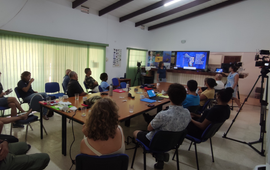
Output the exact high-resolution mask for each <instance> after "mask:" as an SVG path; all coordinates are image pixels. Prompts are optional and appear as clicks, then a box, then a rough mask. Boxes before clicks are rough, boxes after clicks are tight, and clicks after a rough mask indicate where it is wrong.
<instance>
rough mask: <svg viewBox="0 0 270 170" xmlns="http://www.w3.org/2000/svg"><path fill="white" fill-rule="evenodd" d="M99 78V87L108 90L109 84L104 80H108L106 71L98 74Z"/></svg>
mask: <svg viewBox="0 0 270 170" xmlns="http://www.w3.org/2000/svg"><path fill="white" fill-rule="evenodd" d="M100 80H101V81H102V82H101V84H100V87H101V88H102V90H103V91H108V90H109V88H110V85H109V84H108V83H107V82H106V81H107V80H108V74H107V73H102V74H101V75H100Z"/></svg>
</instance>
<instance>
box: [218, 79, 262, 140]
mask: <svg viewBox="0 0 270 170" xmlns="http://www.w3.org/2000/svg"><path fill="white" fill-rule="evenodd" d="M260 77H262V75H259V76H258V78H257V80H256V82H255V83H254V85H253V87H252V88H251V90H250V92H249V94H248V96H247V98H246V99H245V101H244V103H243V104H242V105H241V107H240V109H239V110H238V112H237V114H236V115H235V117H234V119H233V120H232V123H231V125H230V126H229V128H228V130H227V131H226V132H225V133H224V135H223V136H222V137H223V138H226V137H227V134H228V133H229V131H230V129H231V127H232V125H233V123H234V122H235V120H236V118H237V116H238V115H239V113H240V110H242V107H243V106H244V104H245V103H246V101H247V100H248V98H249V96H250V94H251V92H252V91H253V89H254V88H255V86H256V84H257V82H258V81H259V79H260Z"/></svg>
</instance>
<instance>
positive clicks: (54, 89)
mask: <svg viewBox="0 0 270 170" xmlns="http://www.w3.org/2000/svg"><path fill="white" fill-rule="evenodd" d="M45 92H46V93H52V94H48V96H53V97H55V98H59V97H62V96H63V95H65V93H60V86H59V83H57V82H50V83H46V84H45Z"/></svg>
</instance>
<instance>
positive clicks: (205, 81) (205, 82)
mask: <svg viewBox="0 0 270 170" xmlns="http://www.w3.org/2000/svg"><path fill="white" fill-rule="evenodd" d="M207 79H208V78H207V77H206V78H205V79H204V84H205V85H206V84H207Z"/></svg>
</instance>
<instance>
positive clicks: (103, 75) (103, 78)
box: [100, 73, 108, 81]
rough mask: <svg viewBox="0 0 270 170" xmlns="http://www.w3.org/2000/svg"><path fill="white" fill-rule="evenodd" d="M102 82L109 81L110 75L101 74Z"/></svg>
mask: <svg viewBox="0 0 270 170" xmlns="http://www.w3.org/2000/svg"><path fill="white" fill-rule="evenodd" d="M100 80H101V81H107V80H108V74H107V73H101V74H100Z"/></svg>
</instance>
